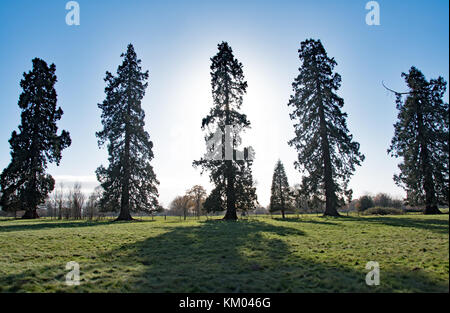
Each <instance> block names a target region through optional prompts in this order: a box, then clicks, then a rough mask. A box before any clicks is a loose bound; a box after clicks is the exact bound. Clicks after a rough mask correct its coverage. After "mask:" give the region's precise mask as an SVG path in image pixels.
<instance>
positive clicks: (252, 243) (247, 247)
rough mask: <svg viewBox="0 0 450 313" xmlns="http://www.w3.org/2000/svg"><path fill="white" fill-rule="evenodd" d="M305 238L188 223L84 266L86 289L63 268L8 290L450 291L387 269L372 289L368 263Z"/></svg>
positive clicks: (40, 271)
mask: <svg viewBox="0 0 450 313" xmlns="http://www.w3.org/2000/svg"><path fill="white" fill-rule="evenodd" d="M149 227H152V225H150V226H149ZM303 236H306V234H305V233H304V232H302V231H299V230H297V229H292V228H290V227H283V226H280V225H271V224H268V223H265V222H261V221H255V220H248V221H238V222H225V221H220V220H213V221H212V220H210V221H203V222H199V223H198V224H194V225H192V224H191V225H180V226H177V227H171V228H169V229H166V232H164V233H162V234H159V235H157V236H155V237H149V238H146V239H145V240H142V241H138V242H133V243H130V244H124V245H122V246H120V247H119V248H116V249H113V250H110V251H107V252H104V253H101V254H99V255H98V257H97V259H96V260H95V261H92V262H88V261H86V262H81V261H80V270H81V284H80V285H79V286H72V287H69V286H65V284H64V277H65V274H66V273H67V271H64V267H63V266H64V265H61V267H57V268H55V267H50V266H43V267H34V268H33V269H32V270H30V269H29V270H25V271H23V272H21V273H18V274H12V275H3V276H2V275H0V287H1V288H0V290H1V291H6V292H11V291H13V292H17V291H42V290H49V291H63V292H256V293H260V292H393V291H401V292H448V280H447V281H442V280H436V279H433V278H431V277H430V275H429V273H427V272H425V271H422V270H414V271H411V270H409V269H406V268H400V267H399V268H395V269H394V270H390V271H387V270H384V269H382V274H381V284H380V285H379V286H367V285H366V283H365V276H366V273H367V272H368V271H367V270H365V268H364V266H365V265H364V264H361V265H358V266H357V267H356V266H355V267H352V268H350V267H346V266H344V265H340V264H337V262H336V260H332V262H327V260H326V259H325V260H324V259H323V258H322V259H321V260H319V259H317V258H316V257H315V255H314V254H313V253H311V251H308V249H307V248H304V247H298V246H297V247H294V246H292V245H290V244H289V243H288V242H287V241H286V239H288V240H289V241H291V240H295V237H303ZM294 249H295V250H294ZM325 253H326V251H325ZM74 260H76V259H74ZM55 281H56V282H57V284H56V285H55Z"/></svg>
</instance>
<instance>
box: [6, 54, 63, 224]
mask: <svg viewBox="0 0 450 313" xmlns="http://www.w3.org/2000/svg"><path fill="white" fill-rule="evenodd" d="M32 62H33V69H32V70H31V71H30V72H28V73H24V74H23V77H24V78H23V79H22V80H21V81H20V86H21V87H22V89H23V92H22V93H21V94H20V97H19V103H18V104H19V107H20V109H21V110H22V112H21V124H20V125H19V132H16V131H13V132H12V135H11V139H10V140H9V143H10V145H11V163H10V164H9V165H8V167H7V168H5V169H4V170H3V172H2V174H1V177H0V188H1V191H2V197H1V199H0V205H1V206H2V208H3V210H6V211H17V210H25V214H24V215H23V218H38V217H39V216H38V214H37V211H36V210H37V207H38V205H40V204H42V203H44V201H45V199H46V198H47V196H48V194H49V193H51V192H52V190H53V189H54V187H55V180H54V179H53V177H52V176H51V175H50V174H47V173H46V172H45V170H46V169H47V165H48V163H56V165H59V162H60V161H61V157H62V156H61V151H62V150H63V149H65V148H67V147H68V146H70V144H71V140H70V136H69V133H68V132H67V131H65V130H63V131H62V132H61V135H58V134H57V131H58V127H57V126H56V122H57V121H58V120H60V119H61V116H62V114H63V111H62V110H61V108H60V107H57V95H56V91H55V88H54V86H55V83H56V81H57V78H56V75H55V71H56V67H55V64H51V65H50V66H48V65H47V63H46V62H45V61H44V60H41V59H39V58H35V59H33V61H32Z"/></svg>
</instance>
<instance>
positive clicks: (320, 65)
mask: <svg viewBox="0 0 450 313" xmlns="http://www.w3.org/2000/svg"><path fill="white" fill-rule="evenodd" d="M298 52H299V58H300V61H301V62H302V66H301V67H300V69H299V71H300V73H299V75H298V76H297V78H296V79H295V80H294V82H293V84H292V87H293V91H294V94H293V95H292V96H291V98H290V100H289V103H288V105H289V106H291V107H292V108H293V112H292V113H291V114H290V117H291V119H292V120H294V121H296V122H297V123H296V124H295V125H294V128H295V138H293V139H292V140H291V141H289V145H290V146H293V147H295V149H296V150H297V151H298V160H297V161H296V162H295V163H294V164H295V167H296V168H297V169H299V170H301V171H302V172H305V171H306V172H307V173H308V174H309V175H308V176H305V177H303V181H302V185H303V188H304V189H305V190H306V191H307V192H308V193H309V194H311V195H315V196H317V198H319V197H320V198H321V199H323V197H324V198H325V199H324V202H325V212H324V215H329V216H339V214H338V212H337V208H338V206H339V204H340V202H343V200H342V199H344V197H345V194H348V192H346V191H347V187H348V182H349V179H350V177H351V175H352V174H353V172H354V171H355V165H360V163H361V162H362V161H363V160H364V155H362V154H361V153H360V152H359V143H357V142H355V141H353V140H352V137H353V136H352V135H351V134H350V133H349V130H348V129H347V122H346V118H347V114H346V113H343V112H342V111H341V109H342V107H343V105H344V100H343V99H342V98H340V97H339V96H338V95H337V94H336V92H337V90H338V89H339V87H340V86H341V76H340V75H339V74H338V73H333V69H334V67H335V66H336V65H337V63H336V61H335V60H334V58H330V57H328V56H327V53H326V51H325V49H324V47H323V45H322V43H321V41H320V40H313V39H309V40H306V41H303V42H302V43H301V48H300V49H299V50H298Z"/></svg>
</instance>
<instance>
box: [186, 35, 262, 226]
mask: <svg viewBox="0 0 450 313" xmlns="http://www.w3.org/2000/svg"><path fill="white" fill-rule="evenodd" d="M218 48H219V52H218V53H217V54H216V55H215V56H214V57H213V58H212V59H211V62H212V64H211V86H212V97H213V101H214V105H213V107H212V108H211V110H210V112H209V114H208V115H207V116H206V117H205V118H204V119H203V121H202V129H207V135H206V136H205V141H206V143H207V154H206V155H205V157H203V158H202V159H201V160H199V161H194V162H193V165H194V167H197V166H200V167H201V168H202V173H203V171H204V170H207V171H209V172H210V180H211V182H213V183H214V185H215V187H214V189H213V190H212V191H211V194H210V195H209V196H208V198H207V199H206V201H205V208H206V209H207V210H208V211H219V210H223V209H226V214H225V216H224V219H225V220H236V219H237V214H236V209H237V204H240V203H243V201H242V200H249V199H244V198H242V197H248V196H251V197H253V196H255V197H256V193H255V187H254V186H253V179H252V178H251V175H252V174H251V166H252V151H251V149H248V148H245V149H244V152H243V153H239V151H237V150H236V149H237V147H238V146H239V145H240V144H241V137H240V135H239V133H240V132H241V131H244V130H245V129H247V128H249V127H250V122H249V121H248V120H247V116H246V115H245V114H242V113H240V112H239V110H240V108H241V106H242V102H243V95H244V94H245V93H246V90H247V82H246V81H245V80H244V73H243V70H242V64H241V63H240V62H239V61H238V60H237V59H236V58H235V57H234V55H233V51H232V49H231V47H230V46H229V45H228V43H226V42H222V43H220V44H219V45H218ZM228 139H229V140H228ZM246 204H249V203H246Z"/></svg>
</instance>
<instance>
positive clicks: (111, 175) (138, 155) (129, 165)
mask: <svg viewBox="0 0 450 313" xmlns="http://www.w3.org/2000/svg"><path fill="white" fill-rule="evenodd" d="M121 57H123V63H122V64H121V65H120V66H119V67H118V69H117V75H116V76H113V75H112V74H111V73H110V72H106V78H105V81H106V83H107V86H106V88H105V93H106V99H105V100H104V101H103V103H100V104H99V105H98V107H99V108H100V109H101V110H102V116H101V119H102V124H103V130H102V131H100V132H97V134H96V135H97V137H98V139H99V146H103V145H104V144H105V142H106V141H108V153H109V159H108V160H109V166H108V168H105V167H103V166H100V167H99V168H98V169H97V171H96V173H97V179H98V180H99V181H100V183H101V186H102V187H103V189H104V193H103V197H102V199H101V205H102V207H103V209H104V210H105V209H107V210H117V208H119V207H120V213H119V216H118V218H117V219H118V220H131V219H132V217H131V214H130V212H135V211H144V212H148V213H151V212H154V211H159V210H161V207H160V205H159V203H158V189H157V185H158V184H159V182H158V180H157V179H156V175H155V173H154V172H153V167H152V166H151V165H150V161H151V160H152V159H153V152H152V148H153V143H152V142H151V140H150V136H149V134H148V133H147V132H146V131H145V130H144V125H145V122H144V118H145V113H144V111H143V110H142V107H141V100H142V98H143V97H144V95H145V89H146V88H147V86H148V83H147V80H148V71H146V72H142V70H141V66H140V63H141V60H139V59H138V58H137V56H136V52H135V51H134V48H133V46H132V45H131V44H130V45H128V49H127V52H126V54H122V55H121Z"/></svg>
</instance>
